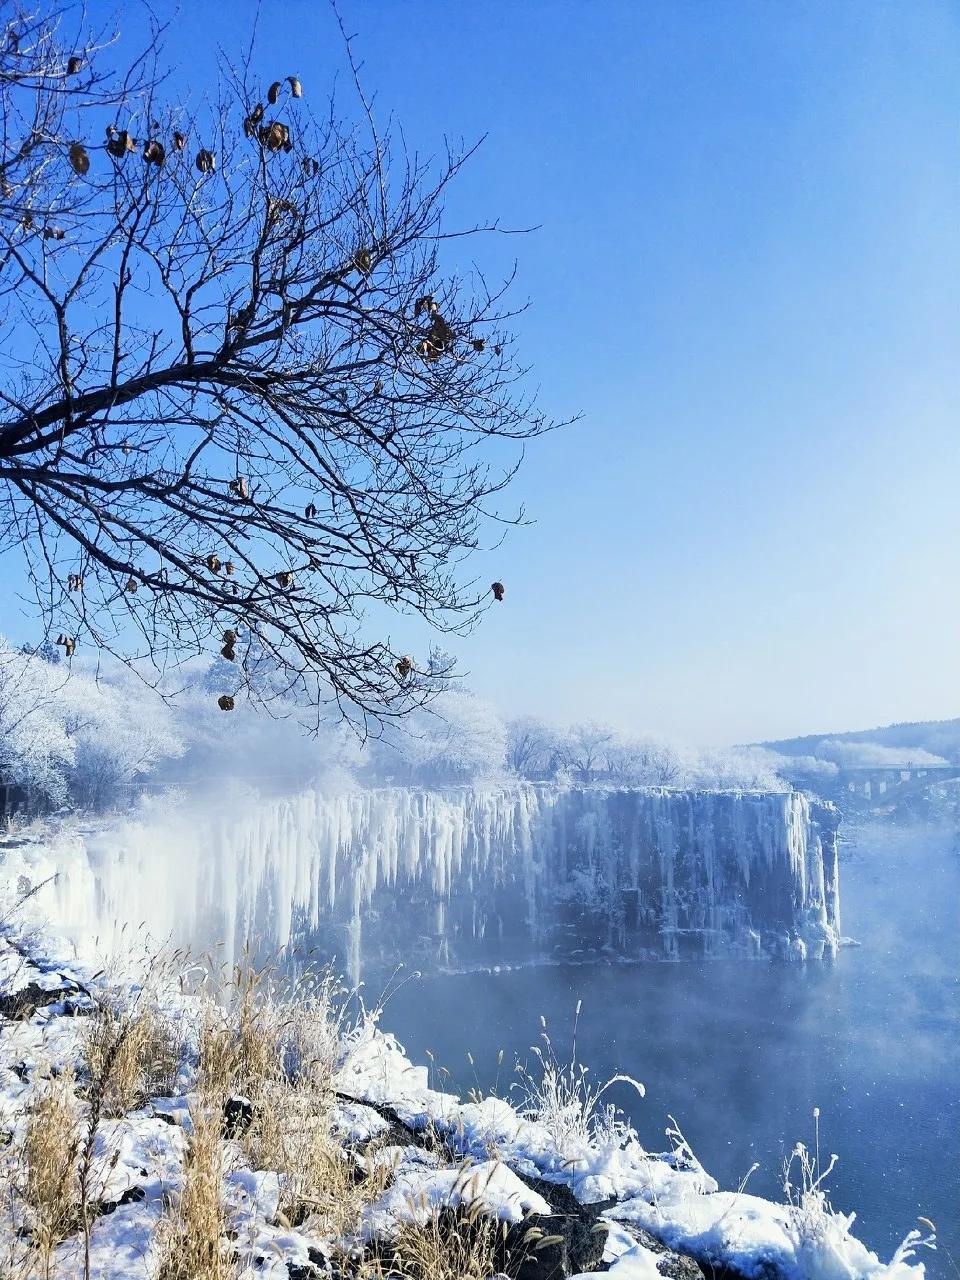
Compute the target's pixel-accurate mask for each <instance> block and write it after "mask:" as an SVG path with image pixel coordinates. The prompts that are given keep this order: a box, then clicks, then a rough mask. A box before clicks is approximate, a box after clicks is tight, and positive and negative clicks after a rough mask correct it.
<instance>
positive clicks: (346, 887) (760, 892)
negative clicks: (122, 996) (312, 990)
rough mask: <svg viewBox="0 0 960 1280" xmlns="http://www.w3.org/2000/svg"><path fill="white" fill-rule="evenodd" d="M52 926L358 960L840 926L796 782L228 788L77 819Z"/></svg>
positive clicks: (816, 945)
mask: <svg viewBox="0 0 960 1280" xmlns="http://www.w3.org/2000/svg"><path fill="white" fill-rule="evenodd" d="M47 856H48V858H49V859H50V860H51V861H52V862H53V863H54V864H55V869H56V871H57V881H56V884H55V885H53V886H51V887H50V888H49V889H48V890H46V891H45V894H46V897H45V903H46V906H47V909H48V911H49V913H50V914H51V916H52V917H53V922H54V923H55V924H56V925H57V926H58V927H60V928H63V929H67V930H69V931H71V932H72V933H73V934H74V936H75V937H77V938H90V937H92V936H94V935H99V937H100V938H101V939H102V940H103V941H104V943H105V944H106V945H108V946H109V943H110V940H111V939H112V938H116V936H117V933H118V930H124V931H125V932H126V934H127V936H130V935H131V934H139V933H143V932H147V933H149V934H150V935H151V936H152V937H154V938H156V939H167V938H171V939H173V940H174V941H176V942H178V943H180V942H182V943H189V944H191V945H194V946H198V945H201V946H202V945H209V944H212V943H214V942H219V943H222V944H224V946H225V948H226V954H227V958H230V956H231V955H232V954H234V953H235V951H236V949H237V948H238V947H240V946H241V945H242V944H243V942H244V941H245V940H246V939H248V938H259V939H261V940H262V942H263V943H264V944H265V945H266V946H268V947H270V948H271V949H275V948H279V947H285V946H287V945H288V944H294V945H298V946H311V945H316V946H318V948H319V949H320V950H321V951H329V952H336V953H338V954H339V955H340V957H341V959H342V960H343V961H345V962H346V963H348V965H349V967H350V969H351V971H353V972H354V973H356V972H357V971H358V969H359V963H360V957H361V954H362V955H363V956H364V958H365V959H371V958H372V959H375V960H382V961H384V962H392V961H396V960H400V959H406V960H414V961H415V962H418V963H429V962H430V961H431V960H434V961H439V962H442V963H443V962H445V963H453V964H459V963H475V962H480V961H486V962H491V963H495V962H498V961H503V960H511V961H518V962H519V961H522V960H524V959H529V958H531V956H534V955H536V956H541V957H542V956H544V955H554V956H571V955H578V954H581V955H591V954H597V953H600V952H605V953H607V954H610V953H613V954H616V955H622V956H628V957H629V956H641V955H648V954H651V952H656V953H658V954H660V955H664V956H667V957H670V958H674V957H678V956H682V955H684V954H686V953H690V952H695V953H703V952H705V953H708V954H716V953H722V952H729V951H739V952H745V953H750V952H753V953H759V952H761V951H772V952H781V953H784V954H791V955H794V956H798V957H799V956H801V955H806V954H808V953H809V954H811V955H815V956H822V955H824V954H825V953H832V952H833V951H834V950H835V947H836V944H837V939H838V932H839V890H838V884H837V851H836V811H835V810H833V809H832V808H831V807H830V806H828V805H823V804H819V803H817V802H815V801H813V800H811V799H810V798H809V797H807V796H805V795H802V794H800V793H797V792H784V793H769V792H706V791H703V792H683V791H671V790H666V789H645V790H638V789H593V788H578V787H568V786H554V785H531V784H515V785H509V786H503V787H498V788H491V789H467V788H464V789H451V790H445V791H416V790H406V789H390V790H373V791H353V792H348V793H346V794H343V795H338V796H330V797H325V796H323V795H320V794H319V793H317V792H314V791H309V792H305V793H303V794H300V795H297V796H294V797H291V798H288V799H279V800H276V799H270V800H257V799H256V798H255V797H253V796H246V797H240V796H233V797H232V798H230V799H229V800H226V801H223V802H221V803H218V804H210V805H207V806H205V807H202V808H200V807H197V806H187V807H180V808H174V809H170V810H166V811H162V810H159V809H158V810H157V811H155V812H153V813H147V814H144V815H143V816H140V817H138V818H136V819H135V820H134V819H130V820H126V821H123V822H120V823H118V824H115V825H112V826H109V827H99V828H90V829H88V830H86V831H79V832H73V833H68V834H67V835H65V836H64V837H63V838H62V839H61V840H60V842H59V843H58V844H54V845H53V846H51V847H49V848H48V851H47Z"/></svg>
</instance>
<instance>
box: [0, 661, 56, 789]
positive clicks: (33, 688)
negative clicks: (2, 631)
mask: <svg viewBox="0 0 960 1280" xmlns="http://www.w3.org/2000/svg"><path fill="white" fill-rule="evenodd" d="M63 681H64V678H63V674H62V673H60V672H57V671H56V670H55V668H54V667H53V666H51V665H50V664H49V663H47V662H44V660H43V659H42V658H40V657H38V656H37V655H36V654H32V653H24V652H23V651H22V650H17V649H13V648H11V647H10V646H9V645H7V643H6V642H5V641H4V640H3V639H2V638H0V782H2V783H6V784H8V785H15V786H18V787H22V788H23V789H24V790H25V791H26V792H27V793H28V794H30V795H31V796H32V797H33V798H34V799H35V800H37V801H40V802H43V803H46V804H62V803H63V802H64V801H65V800H66V799H67V781H66V770H67V768H68V766H69V765H70V764H71V763H72V761H73V758H74V752H75V744H74V743H73V742H72V741H71V739H70V736H69V734H68V733H67V731H66V727H65V725H64V722H63V716H62V713H61V712H62V703H61V701H60V694H61V693H62V687H63Z"/></svg>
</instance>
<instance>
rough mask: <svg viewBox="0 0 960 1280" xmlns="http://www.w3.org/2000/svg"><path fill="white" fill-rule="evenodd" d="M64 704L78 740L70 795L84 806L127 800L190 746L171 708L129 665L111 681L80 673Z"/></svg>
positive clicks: (63, 695) (64, 693) (67, 724)
mask: <svg viewBox="0 0 960 1280" xmlns="http://www.w3.org/2000/svg"><path fill="white" fill-rule="evenodd" d="M58 702H59V711H60V714H61V715H62V717H63V724H64V728H65V730H66V733H67V735H68V737H69V738H70V741H71V743H72V744H73V756H72V760H71V762H70V764H69V766H68V768H67V770H66V776H67V788H68V794H69V796H70V799H71V800H72V801H73V803H75V804H77V805H78V806H80V807H81V808H84V809H87V808H93V809H96V808H103V807H105V806H107V805H110V804H112V803H114V802H116V801H117V800H122V799H123V798H124V789H125V788H128V787H129V786H130V785H131V784H133V783H134V782H135V781H136V780H137V779H141V778H148V777H149V776H150V775H151V774H152V773H153V772H154V770H155V769H156V768H157V767H158V765H159V764H160V763H161V762H162V761H164V760H169V759H176V758H177V757H179V756H180V755H182V754H183V751H184V749H185V744H184V741H183V738H182V736H181V734H180V732H179V731H178V727H177V725H176V722H175V716H174V714H173V713H172V711H171V709H170V707H168V706H167V705H166V703H165V702H164V701H163V700H162V699H161V698H159V697H158V696H157V695H156V694H154V693H153V692H152V691H150V690H146V691H145V690H144V688H143V684H142V682H141V681H139V680H138V679H137V678H136V677H135V676H134V675H132V674H131V673H130V672H128V671H126V670H124V669H119V670H118V671H116V672H115V673H114V674H113V676H112V679H110V680H109V681H107V680H103V679H99V680H98V679H95V678H94V677H93V676H91V675H88V674H86V673H80V672H74V673H73V675H72V676H71V677H70V679H69V680H67V681H66V682H65V683H64V684H63V686H62V689H61V690H60V698H59V700H58Z"/></svg>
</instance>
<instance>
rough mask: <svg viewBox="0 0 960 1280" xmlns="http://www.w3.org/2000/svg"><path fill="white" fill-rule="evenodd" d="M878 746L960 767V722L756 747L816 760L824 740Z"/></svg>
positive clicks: (921, 722)
mask: <svg viewBox="0 0 960 1280" xmlns="http://www.w3.org/2000/svg"><path fill="white" fill-rule="evenodd" d="M827 739H829V740H831V741H834V742H836V741H838V740H839V741H842V742H861V743H875V744H876V745H877V746H881V747H902V748H919V749H921V750H924V751H929V752H930V753H931V755H935V756H943V758H944V759H945V760H949V761H950V762H951V764H956V763H960V719H956V720H919V721H916V722H914V723H911V724H888V725H883V726H881V727H879V728H877V729H856V730H853V731H851V732H849V733H837V732H830V733H811V734H808V735H807V736H806V737H803V738H783V739H781V740H780V741H779V742H761V743H758V744H756V745H758V746H761V747H767V748H769V750H771V751H778V752H779V753H780V754H781V755H784V756H816V755H818V754H819V753H818V751H817V747H818V746H819V744H820V743H822V742H824V741H825V740H827Z"/></svg>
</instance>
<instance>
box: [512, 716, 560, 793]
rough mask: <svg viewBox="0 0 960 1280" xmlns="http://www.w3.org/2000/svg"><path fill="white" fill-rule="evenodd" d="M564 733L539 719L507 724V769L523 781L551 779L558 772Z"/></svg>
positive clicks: (523, 718)
mask: <svg viewBox="0 0 960 1280" xmlns="http://www.w3.org/2000/svg"><path fill="white" fill-rule="evenodd" d="M563 739H564V734H563V731H562V730H560V729H558V728H557V727H556V726H555V725H551V724H547V723H546V722H545V721H543V720H539V719H537V717H536V716H520V717H518V718H517V719H515V720H511V721H509V722H508V724H507V766H508V768H510V769H511V770H512V771H513V772H514V773H516V774H518V775H519V776H520V777H521V778H531V779H544V778H550V777H552V776H553V774H554V773H555V771H556V767H557V759H558V752H559V750H560V746H561V743H562V742H563Z"/></svg>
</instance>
